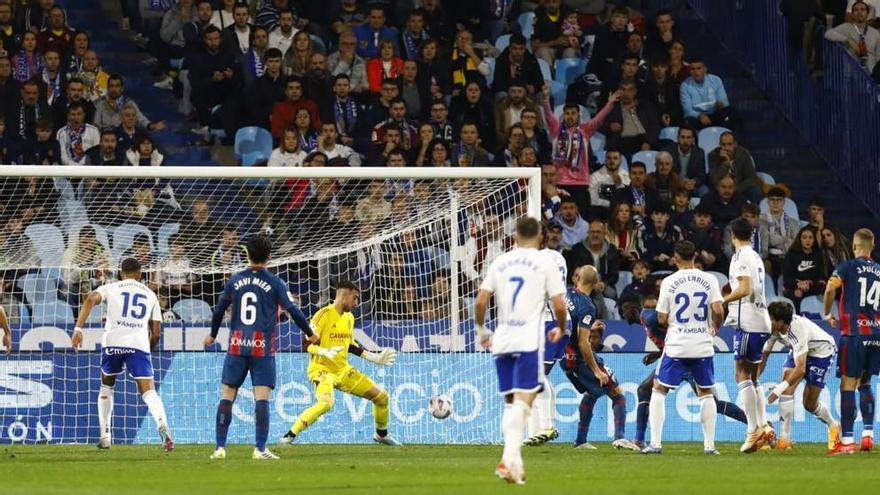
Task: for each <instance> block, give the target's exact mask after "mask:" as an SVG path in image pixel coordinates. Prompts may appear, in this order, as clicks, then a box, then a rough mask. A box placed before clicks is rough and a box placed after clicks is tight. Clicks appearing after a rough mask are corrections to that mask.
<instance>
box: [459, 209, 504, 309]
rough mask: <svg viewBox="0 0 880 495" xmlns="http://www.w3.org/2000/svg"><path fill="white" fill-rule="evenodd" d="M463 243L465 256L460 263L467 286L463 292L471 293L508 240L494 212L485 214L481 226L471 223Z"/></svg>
mask: <svg viewBox="0 0 880 495" xmlns="http://www.w3.org/2000/svg"><path fill="white" fill-rule="evenodd" d="M468 233H469V235H468V239H467V241H466V243H465V246H464V250H465V255H464V256H465V258H464V262H463V263H462V271H463V272H464V275H465V278H466V281H467V287H466V288H465V289H464V293H471V292H472V291H473V290H476V288H477V287H478V286H479V284H480V282H481V281H482V280H483V279H484V278H485V276H486V271H487V270H488V269H489V264H490V263H491V262H492V260H494V259H496V258H497V257H498V256H499V255H501V254H502V253H503V252H504V251H506V250H507V248H508V246H507V244H508V242H507V241H506V240H505V237H504V232H503V230H502V228H501V219H499V218H498V215H495V214H491V213H489V214H486V215H485V217H484V218H483V223H482V226H481V227H479V228H478V227H477V226H476V225H474V224H471V226H470V229H469V232H468Z"/></svg>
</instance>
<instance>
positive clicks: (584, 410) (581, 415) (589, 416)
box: [574, 392, 599, 449]
mask: <svg viewBox="0 0 880 495" xmlns="http://www.w3.org/2000/svg"><path fill="white" fill-rule="evenodd" d="M597 400H599V398H598V397H597V396H595V395H593V394H591V393H589V392H586V393H584V394H583V396H581V403H580V404H579V405H578V426H577V436H576V437H575V440H574V447H575V448H583V449H595V447H593V446H592V445H591V444H590V443H588V442H587V436H588V435H589V434H590V423H591V422H592V421H593V408H595V407H596V401H597Z"/></svg>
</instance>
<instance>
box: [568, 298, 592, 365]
mask: <svg viewBox="0 0 880 495" xmlns="http://www.w3.org/2000/svg"><path fill="white" fill-rule="evenodd" d="M565 302H566V303H567V304H568V314H569V315H570V316H571V338H570V339H569V344H568V347H567V349H566V353H567V354H571V355H572V356H573V357H574V359H577V360H580V361H583V356H581V350H580V347H578V331H579V329H580V328H581V327H583V328H586V329H588V330H589V328H590V327H591V326H592V325H593V322H595V321H596V306H595V305H594V304H593V300H592V299H590V296H589V295H588V294H585V293H583V292H581V291H579V290H577V289H576V288H574V287H572V288H569V289H568V292H567V294H566V296H565Z"/></svg>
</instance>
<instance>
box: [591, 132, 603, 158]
mask: <svg viewBox="0 0 880 495" xmlns="http://www.w3.org/2000/svg"><path fill="white" fill-rule="evenodd" d="M590 146H592V148H593V153H598V152H600V151H603V152H604V151H605V135H604V134H602V133H601V132H594V133H593V135H592V136H590ZM600 163H605V161H604V160H603V161H602V162H600Z"/></svg>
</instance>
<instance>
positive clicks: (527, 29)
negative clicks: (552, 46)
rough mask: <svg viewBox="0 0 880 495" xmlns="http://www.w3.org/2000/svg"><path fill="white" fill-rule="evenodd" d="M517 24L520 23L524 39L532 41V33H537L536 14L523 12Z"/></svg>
mask: <svg viewBox="0 0 880 495" xmlns="http://www.w3.org/2000/svg"><path fill="white" fill-rule="evenodd" d="M517 22H518V23H519V27H520V30H521V31H522V35H523V37H525V39H526V40H530V39H531V38H532V33H534V31H535V24H534V22H535V13H534V12H523V13H522V14H520V15H519V18H518V19H517Z"/></svg>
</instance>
